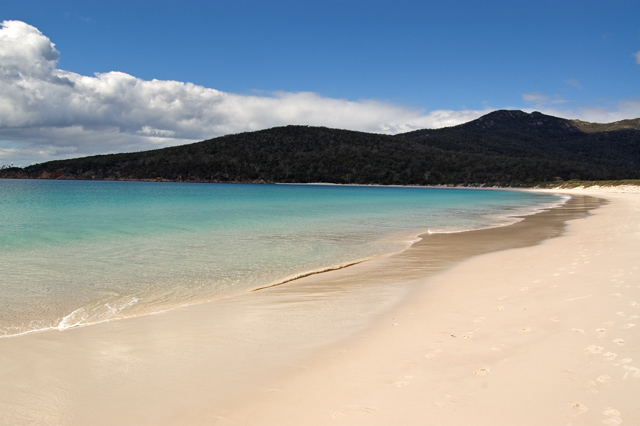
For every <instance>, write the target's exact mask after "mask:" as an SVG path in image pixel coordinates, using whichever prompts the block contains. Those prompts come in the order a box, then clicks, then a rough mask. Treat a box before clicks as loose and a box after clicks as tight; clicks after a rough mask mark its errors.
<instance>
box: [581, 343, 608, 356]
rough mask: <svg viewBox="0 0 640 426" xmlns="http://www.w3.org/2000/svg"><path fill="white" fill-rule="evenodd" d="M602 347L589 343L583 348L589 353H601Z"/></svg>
mask: <svg viewBox="0 0 640 426" xmlns="http://www.w3.org/2000/svg"><path fill="white" fill-rule="evenodd" d="M603 350H604V348H603V347H602V346H596V345H590V346H587V347H586V348H584V351H585V352H586V353H589V354H601V353H602V351H603Z"/></svg>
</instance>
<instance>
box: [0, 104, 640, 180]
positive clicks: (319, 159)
mask: <svg viewBox="0 0 640 426" xmlns="http://www.w3.org/2000/svg"><path fill="white" fill-rule="evenodd" d="M0 177H5V178H41V179H100V180H158V181H183V182H299V183H303V182H328V183H355V184H383V185H390V184H397V185H400V184H401V185H439V184H453V185H501V186H532V185H535V184H539V183H548V182H557V181H563V180H571V179H580V180H619V179H640V119H636V120H625V121H621V122H618V123H609V124H597V123H585V122H581V121H577V120H565V119H562V118H557V117H552V116H548V115H544V114H541V113H538V112H534V113H531V114H527V113H525V112H522V111H505V110H502V111H495V112H492V113H490V114H487V115H485V116H483V117H481V118H479V119H477V120H474V121H471V122H469V123H465V124H462V125H459V126H455V127H449V128H444V129H436V130H418V131H414V132H410V133H404V134H399V135H393V136H391V135H380V134H372V133H363V132H354V131H347V130H338V129H329V128H324V127H307V126H286V127H276V128H273V129H268V130H261V131H256V132H248V133H241V134H236V135H228V136H222V137H218V138H215V139H210V140H206V141H203V142H198V143H193V144H189V145H183V146H177V147H171V148H164V149H158V150H152V151H144V152H137V153H124V154H109V155H98V156H91V157H85V158H77V159H70V160H59V161H51V162H47V163H42V164H36V165H32V166H29V167H25V168H9V169H5V170H1V171H0Z"/></svg>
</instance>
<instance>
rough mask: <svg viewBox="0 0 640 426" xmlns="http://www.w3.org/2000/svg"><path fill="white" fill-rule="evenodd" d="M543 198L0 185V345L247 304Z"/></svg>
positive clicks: (453, 192)
mask: <svg viewBox="0 0 640 426" xmlns="http://www.w3.org/2000/svg"><path fill="white" fill-rule="evenodd" d="M558 202H560V198H559V197H558V196H555V195H550V194H534V193H521V192H509V191H478V190H462V189H432V188H389V187H350V186H324V185H232V184H183V183H148V182H96V181H47V180H43V181H40V180H0V271H2V277H1V279H0V335H15V334H22V333H25V332H30V331H35V330H42V329H47V328H60V329H63V328H67V327H73V326H75V325H80V324H89V323H95V322H101V321H106V320H111V319H115V318H121V317H127V316H136V315H142V314H148V313H154V312H159V311H162V310H166V309H171V308H173V307H176V306H180V305H185V304H192V303H199V302H203V301H207V300H214V299H219V298H223V297H229V296H233V295H236V294H241V293H246V292H248V291H251V290H253V289H256V288H259V287H264V286H268V285H272V284H275V283H278V282H282V281H284V280H287V279H289V278H291V277H295V276H298V275H301V274H305V273H308V272H310V271H316V270H322V269H326V268H332V267H338V266H340V265H344V264H348V263H352V262H357V261H360V260H363V259H369V258H372V257H375V256H379V255H382V254H386V253H391V252H397V251H400V250H403V249H404V248H406V247H407V246H408V245H409V244H410V243H411V242H412V241H415V240H416V236H417V235H418V234H420V233H423V232H425V231H427V230H428V231H430V232H451V231H462V230H469V229H477V228H483V227H490V226H496V225H499V224H503V223H510V222H512V221H513V220H514V219H513V216H515V215H521V214H527V213H530V212H533V211H535V210H536V209H539V208H542V207H548V206H550V205H553V204H556V203H558Z"/></svg>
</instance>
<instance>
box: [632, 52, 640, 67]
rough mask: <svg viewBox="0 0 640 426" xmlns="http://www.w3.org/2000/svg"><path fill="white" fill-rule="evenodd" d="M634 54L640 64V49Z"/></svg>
mask: <svg viewBox="0 0 640 426" xmlns="http://www.w3.org/2000/svg"><path fill="white" fill-rule="evenodd" d="M633 56H634V57H635V58H636V64H638V65H640V50H638V51H637V52H636V53H634V54H633Z"/></svg>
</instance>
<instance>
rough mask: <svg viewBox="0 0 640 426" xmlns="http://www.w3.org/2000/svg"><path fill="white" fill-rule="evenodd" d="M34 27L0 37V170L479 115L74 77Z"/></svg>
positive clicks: (393, 128) (1, 32) (117, 77)
mask: <svg viewBox="0 0 640 426" xmlns="http://www.w3.org/2000/svg"><path fill="white" fill-rule="evenodd" d="M59 57H60V53H59V52H58V50H56V48H55V45H54V44H53V43H52V42H51V40H49V38H48V37H46V36H45V35H44V34H42V33H41V32H40V31H39V30H38V29H36V28H35V27H33V26H31V25H28V24H26V23H24V22H20V21H4V22H2V27H1V28H0V93H1V94H2V96H0V164H8V163H9V162H14V163H16V164H22V165H27V164H29V163H32V162H42V161H47V160H50V159H54V158H67V157H76V156H83V155H91V154H97V153H111V152H123V151H139V150H145V149H152V148H158V147H164V146H171V145H178V144H183V143H187V142H194V141H198V140H203V139H207V138H211V137H215V136H219V135H224V134H230V133H239V132H242V131H252V130H259V129H264V128H269V127H274V126H279V125H286V124H306V125H320V126H328V127H336V128H344V129H351V130H361V131H368V132H378V133H398V132H405V131H410V130H415V129H418V128H427V127H429V128H433V127H443V126H450V125H456V124H460V123H463V122H465V121H469V120H472V119H474V118H477V117H479V116H480V115H482V114H484V113H486V112H488V110H485V111H432V112H430V113H425V112H424V111H422V110H420V109H412V108H406V107H402V106H398V105H393V104H389V103H384V102H378V101H373V100H363V101H350V100H344V99H333V98H327V97H323V96H321V95H319V94H317V93H310V92H298V93H289V92H276V93H270V94H268V95H265V96H245V95H237V94H233V93H225V92H221V91H218V90H215V89H211V88H206V87H202V86H198V85H195V84H191V83H183V82H178V81H159V80H152V81H145V80H142V79H139V78H136V77H134V76H131V75H129V74H125V73H122V72H116V71H114V72H108V73H98V74H95V75H94V76H83V75H79V74H76V73H73V72H69V71H65V70H61V69H58V68H57V63H58V59H59Z"/></svg>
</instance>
